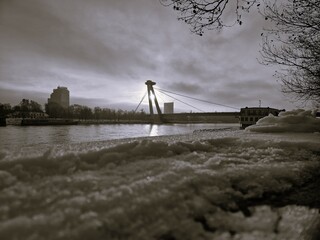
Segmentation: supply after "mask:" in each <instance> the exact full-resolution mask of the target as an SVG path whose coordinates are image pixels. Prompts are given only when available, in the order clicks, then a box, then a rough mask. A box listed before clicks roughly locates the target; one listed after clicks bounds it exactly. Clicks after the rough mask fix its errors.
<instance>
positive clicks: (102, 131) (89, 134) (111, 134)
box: [0, 124, 238, 150]
mask: <svg viewBox="0 0 320 240" xmlns="http://www.w3.org/2000/svg"><path fill="white" fill-rule="evenodd" d="M235 126H238V124H171V125H167V124H163V125H157V124H110V125H77V126H74V125H73V126H42V127H35V126H30V127H21V126H7V127H2V128H0V150H1V149H3V148H8V149H12V148H19V147H26V146H32V145H41V144H49V145H51V144H68V143H77V142H93V141H103V140H111V139H121V138H135V137H146V136H162V135H176V134H186V133H192V132H193V131H194V130H197V129H210V128H211V129H217V128H225V127H235Z"/></svg>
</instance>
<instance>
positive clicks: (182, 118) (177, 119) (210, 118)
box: [154, 112, 240, 123]
mask: <svg viewBox="0 0 320 240" xmlns="http://www.w3.org/2000/svg"><path fill="white" fill-rule="evenodd" d="M239 117H240V112H204V113H173V114H162V115H161V120H160V118H159V116H158V115H156V114H155V115H154V120H155V122H162V123H239Z"/></svg>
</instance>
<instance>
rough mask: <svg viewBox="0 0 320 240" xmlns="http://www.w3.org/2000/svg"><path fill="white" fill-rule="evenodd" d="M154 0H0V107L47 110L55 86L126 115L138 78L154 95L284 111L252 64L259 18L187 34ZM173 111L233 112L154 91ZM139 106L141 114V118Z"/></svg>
mask: <svg viewBox="0 0 320 240" xmlns="http://www.w3.org/2000/svg"><path fill="white" fill-rule="evenodd" d="M177 17H178V15H177V12H175V11H173V9H172V8H170V7H164V6H162V5H161V4H160V3H159V0H90V1H87V0H68V1H65V0H55V1H52V0H27V1H21V0H1V1H0V103H11V104H12V105H16V104H18V103H19V102H20V101H21V99H22V98H28V99H31V100H34V101H37V102H39V103H41V104H44V103H46V101H47V98H48V97H49V96H50V93H51V92H52V90H53V89H54V88H57V86H65V87H67V88H68V89H69V91H70V101H71V104H82V105H87V106H90V107H94V106H100V107H109V108H122V109H126V110H132V109H135V108H136V107H137V106H138V104H139V102H140V100H141V99H142V97H143V95H144V93H145V92H146V85H145V81H147V80H149V79H150V80H152V81H154V82H156V86H155V87H157V88H159V89H164V90H169V91H171V92H174V93H179V94H182V95H186V96H190V97H193V98H198V99H203V100H206V101H210V102H213V103H219V104H222V105H226V106H231V107H234V108H239V109H240V108H241V107H246V106H248V107H253V106H259V100H261V106H263V107H274V108H279V109H283V108H285V109H288V110H289V109H292V108H295V107H296V106H297V105H299V103H292V102H291V101H290V96H285V95H283V94H282V93H281V86H280V83H279V82H277V79H276V78H275V77H274V76H273V74H274V71H275V68H272V67H266V66H264V65H261V64H260V63H259V62H258V60H257V59H259V57H260V54H259V49H260V47H261V46H260V45H261V36H260V34H261V33H262V31H263V24H264V20H263V18H262V17H261V16H259V15H258V14H257V13H250V14H248V15H246V16H245V17H244V19H243V24H242V25H241V26H238V25H236V26H234V27H231V28H226V29H223V30H222V31H220V32H217V31H207V32H206V33H205V34H204V36H198V35H195V34H192V33H191V31H190V29H189V26H188V25H187V24H185V23H184V22H181V21H178V20H177ZM156 95H157V98H158V101H159V102H160V105H161V106H162V105H163V103H164V102H171V101H174V104H175V109H176V111H186V112H189V111H195V112H197V111H198V110H196V109H194V108H192V107H190V105H191V106H195V107H196V108H197V109H200V110H202V111H205V112H213V111H234V110H235V109H234V108H229V107H223V106H220V105H214V104H205V103H203V102H198V101H195V100H190V99H187V98H184V97H181V96H178V95H173V94H170V95H171V96H173V97H175V98H178V99H179V100H180V101H182V102H186V103H188V104H189V105H185V104H183V103H182V102H180V101H178V100H175V99H173V98H171V97H168V96H166V95H163V94H161V93H160V92H157V91H156ZM146 104H147V101H146V99H145V100H144V101H143V103H142V105H141V109H144V110H145V111H148V107H147V105H146Z"/></svg>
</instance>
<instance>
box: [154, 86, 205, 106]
mask: <svg viewBox="0 0 320 240" xmlns="http://www.w3.org/2000/svg"><path fill="white" fill-rule="evenodd" d="M157 90H158V91H159V92H161V93H162V94H164V95H166V96H168V97H171V98H173V99H174V100H177V101H179V102H181V103H183V104H185V105H188V106H189V107H192V108H194V109H197V110H198V111H200V112H205V111H203V110H201V109H199V108H197V107H194V106H192V105H190V104H189V103H186V102H184V101H182V100H180V99H178V98H175V97H172V96H170V95H169V94H167V93H164V92H162V91H160V90H159V89H158V88H157Z"/></svg>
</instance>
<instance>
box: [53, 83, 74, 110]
mask: <svg viewBox="0 0 320 240" xmlns="http://www.w3.org/2000/svg"><path fill="white" fill-rule="evenodd" d="M49 103H57V104H59V105H60V106H61V107H63V108H68V107H69V103H70V96H69V90H68V88H66V87H58V88H56V89H53V92H52V93H51V95H50V98H48V104H49Z"/></svg>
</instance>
